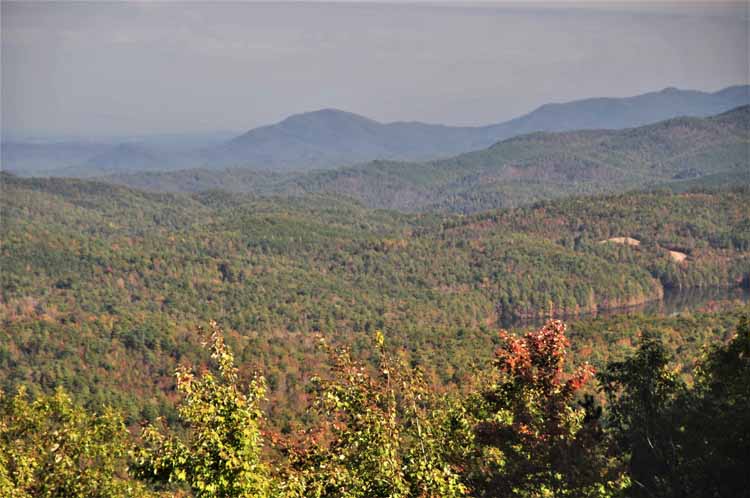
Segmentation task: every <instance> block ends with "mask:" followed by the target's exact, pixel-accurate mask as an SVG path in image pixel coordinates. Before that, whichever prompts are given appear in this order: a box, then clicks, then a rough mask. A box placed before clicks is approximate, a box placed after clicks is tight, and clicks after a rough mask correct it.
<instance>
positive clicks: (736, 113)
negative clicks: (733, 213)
mask: <svg viewBox="0 0 750 498" xmlns="http://www.w3.org/2000/svg"><path fill="white" fill-rule="evenodd" d="M749 123H750V107H748V106H745V107H740V108H737V109H735V110H733V111H730V112H727V113H724V114H721V115H719V116H715V117H712V118H675V119H671V120H668V121H663V122H660V123H657V124H653V125H649V126H643V127H639V128H631V129H626V130H617V131H604V130H591V131H573V132H565V133H534V134H530V135H523V136H520V137H516V138H511V139H508V140H504V141H501V142H498V143H496V144H495V145H493V146H491V147H489V148H487V149H484V150H480V151H477V152H470V153H466V154H462V155H459V156H456V157H453V158H450V159H443V160H437V161H430V162H422V163H406V162H397V161H374V162H369V163H366V164H362V165H360V166H356V167H350V168H342V169H336V170H326V171H317V172H311V173H305V174H290V173H287V174H279V173H263V172H253V171H248V170H225V171H213V172H210V173H209V172H207V171H201V170H189V171H176V172H168V173H143V174H135V175H115V176H110V177H106V178H105V180H106V181H109V182H114V183H120V184H125V185H129V186H132V187H136V188H143V189H149V190H157V191H171V192H199V191H206V190H210V189H215V188H220V189H223V190H229V191H234V192H249V193H253V194H257V195H293V196H294V195H302V194H305V193H335V194H339V195H345V196H349V197H352V198H354V199H357V200H359V201H361V202H363V203H364V204H365V205H367V206H369V207H374V208H388V209H399V210H402V211H435V210H438V211H443V212H460V213H471V212H477V211H482V210H486V209H493V208H499V207H514V206H520V205H526V204H530V203H533V202H535V201H539V200H543V199H553V198H560V197H566V196H570V195H590V194H602V193H614V192H622V191H628V190H633V189H644V188H649V189H653V188H664V189H670V190H677V191H681V190H688V189H691V188H696V187H701V186H708V187H727V186H735V185H748V184H750V170H748V165H747V157H748V146H749V144H750V135H749V133H750V124H749Z"/></svg>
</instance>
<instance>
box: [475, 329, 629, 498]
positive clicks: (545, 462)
mask: <svg viewBox="0 0 750 498" xmlns="http://www.w3.org/2000/svg"><path fill="white" fill-rule="evenodd" d="M500 338H501V341H502V344H501V346H500V348H499V349H498V350H497V352H496V359H495V367H496V369H497V370H496V376H495V379H494V381H493V382H492V383H491V385H490V386H489V387H487V388H486V389H484V390H481V391H480V392H478V393H476V394H475V395H473V396H472V397H471V398H470V400H469V404H470V412H471V413H472V414H473V416H474V418H475V421H476V422H475V428H474V432H475V437H476V444H477V454H476V455H474V457H473V461H472V462H471V464H470V468H471V470H470V473H471V475H470V479H471V481H472V483H473V484H474V487H475V488H476V490H477V493H478V495H479V496H486V497H511V496H519V497H521V496H523V497H543V496H550V497H551V496H555V497H560V496H609V495H611V494H613V493H615V492H616V491H617V490H618V489H620V488H621V487H622V486H623V484H624V481H623V479H622V478H621V475H620V474H619V473H618V472H617V469H616V468H615V467H614V466H613V462H612V461H611V460H610V459H609V458H607V456H606V455H605V452H604V451H603V444H602V437H601V427H600V425H599V414H600V412H599V411H598V410H597V409H596V407H595V406H594V404H593V403H592V400H591V399H590V398H589V400H588V402H587V403H585V404H579V405H578V406H576V404H575V400H576V397H577V395H579V394H580V393H579V391H580V390H581V388H582V386H583V385H584V384H585V383H586V381H587V380H588V379H589V378H590V377H591V376H592V375H593V373H594V371H593V368H592V367H591V366H589V365H588V364H585V365H582V366H580V367H578V368H577V369H576V370H575V372H574V373H573V374H571V375H565V373H564V369H565V365H566V358H567V349H566V348H567V346H568V340H567V338H566V336H565V325H564V324H563V323H562V322H559V321H556V320H552V321H549V322H548V323H547V324H546V325H545V326H544V327H542V328H541V329H539V330H537V331H533V332H529V333H527V334H526V335H525V336H523V337H515V336H513V335H510V334H508V333H507V332H505V331H501V332H500Z"/></svg>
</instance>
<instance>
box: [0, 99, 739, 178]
mask: <svg viewBox="0 0 750 498" xmlns="http://www.w3.org/2000/svg"><path fill="white" fill-rule="evenodd" d="M746 104H750V86H747V85H743V86H733V87H729V88H725V89H723V90H721V91H718V92H714V93H706V92H700V91H693V90H678V89H676V88H666V89H664V90H661V91H658V92H651V93H646V94H642V95H637V96H634V97H627V98H594V99H585V100H577V101H573V102H568V103H561V104H546V105H543V106H541V107H539V108H537V109H536V110H534V111H532V112H530V113H528V114H526V115H523V116H521V117H518V118H515V119H512V120H510V121H506V122H503V123H498V124H492V125H488V126H478V127H458V126H445V125H436V124H425V123H419V122H394V123H380V122H377V121H374V120H372V119H369V118H366V117H363V116H360V115H357V114H353V113H350V112H345V111H340V110H336V109H323V110H319V111H314V112H308V113H303V114H296V115H293V116H290V117H288V118H286V119H284V120H283V121H281V122H279V123H276V124H273V125H268V126H262V127H259V128H254V129H252V130H250V131H248V132H246V133H244V134H241V135H239V136H237V137H235V138H232V139H230V140H226V141H222V142H219V143H212V144H209V145H208V146H206V144H205V143H202V144H201V147H197V148H196V149H194V150H187V149H185V148H183V149H182V150H179V151H173V150H166V149H165V148H160V147H158V144H155V143H153V141H152V142H148V141H141V142H130V143H127V144H122V143H112V144H108V145H105V144H82V143H76V144H72V143H69V142H62V143H52V144H50V143H47V144H34V143H28V142H6V143H3V147H2V165H3V169H4V170H6V171H10V172H14V173H16V174H21V175H40V174H41V175H50V176H95V175H101V174H116V173H126V172H134V171H167V170H175V169H182V168H201V169H224V168H230V167H231V168H243V169H250V170H255V171H275V172H286V171H309V170H312V169H332V168H337V167H341V166H351V165H354V164H358V163H363V162H367V161H372V160H375V159H382V160H398V161H424V160H431V159H437V158H444V157H450V156H455V155H457V154H461V153H464V152H469V151H473V150H478V149H483V148H486V147H489V146H490V145H492V144H494V143H496V142H498V141H500V140H504V139H507V138H512V137H515V136H519V135H523V134H528V133H531V132H539V131H547V132H557V131H570V130H585V129H622V128H629V127H637V126H642V125H645V124H650V123H654V122H657V121H661V120H665V119H670V118H674V117H677V116H694V117H706V116H710V115H714V114H718V113H721V112H725V111H728V110H730V109H732V108H735V107H738V106H741V105H746Z"/></svg>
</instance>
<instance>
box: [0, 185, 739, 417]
mask: <svg viewBox="0 0 750 498" xmlns="http://www.w3.org/2000/svg"><path fill="white" fill-rule="evenodd" d="M749 200H750V191H748V190H747V189H739V190H735V191H720V192H691V193H686V194H667V193H664V192H660V193H637V194H622V195H618V196H610V197H593V198H586V199H572V200H564V201H550V202H546V203H541V204H537V205H534V206H531V207H527V208H522V209H510V210H499V211H493V212H489V213H484V214H480V215H475V216H470V217H463V216H448V217H443V216H438V215H404V214H399V213H396V212H389V211H374V210H369V209H366V208H364V207H362V206H361V205H358V204H356V203H352V202H351V201H347V200H341V199H336V198H332V197H324V196H315V195H313V196H306V197H297V198H291V199H289V198H287V199H274V198H269V199H265V198H260V199H257V198H252V197H247V196H242V195H231V194H230V195H228V194H226V193H203V194H196V195H192V196H187V195H172V194H153V193H144V192H139V191H136V190H130V189H127V188H124V187H117V186H111V185H107V184H102V183H96V182H84V181H78V180H64V179H50V180H42V179H19V178H16V177H12V176H9V175H4V176H3V196H2V219H3V224H2V253H1V254H2V259H3V271H2V275H0V278H1V279H2V280H1V284H2V310H1V314H2V320H3V322H2V323H3V327H2V334H3V340H2V341H0V344H1V347H2V350H1V351H0V379H2V385H3V386H5V387H6V388H12V387H13V386H16V385H18V384H27V385H29V386H30V389H32V390H37V389H41V390H50V389H52V388H53V387H55V386H59V385H63V386H65V387H67V388H68V389H69V390H71V391H72V392H75V393H77V394H76V396H77V397H78V399H80V400H82V401H85V402H87V403H92V404H95V405H101V404H102V403H104V402H110V403H113V404H115V405H117V406H118V407H120V408H122V409H124V410H125V413H126V414H127V420H128V421H129V422H135V421H137V420H140V419H141V418H144V417H145V418H148V419H152V418H153V417H154V416H156V415H157V414H158V413H169V412H170V409H169V402H168V400H169V398H170V397H171V396H173V393H172V391H171V386H172V378H171V372H172V370H173V368H174V366H175V365H177V364H180V363H182V362H183V361H186V360H188V359H190V360H192V361H200V358H202V356H201V353H200V351H201V350H200V347H199V345H198V342H199V341H198V339H197V337H196V335H195V334H196V333H195V331H196V328H197V326H198V325H200V324H202V323H205V322H206V320H208V319H216V320H218V321H219V322H220V323H221V324H222V325H223V326H224V327H225V328H226V329H227V331H228V334H229V337H228V340H229V341H230V343H231V344H232V345H233V346H234V347H235V348H236V350H237V355H238V359H239V360H240V363H241V365H242V368H243V371H245V372H249V371H252V370H253V369H255V368H260V369H261V370H262V371H264V372H265V373H266V375H267V379H268V383H269V396H270V398H271V399H272V400H273V401H275V404H274V410H276V412H275V413H274V414H273V415H274V420H275V421H276V422H277V423H278V424H279V425H280V426H283V425H284V424H286V423H288V422H289V421H291V420H292V419H293V418H294V415H293V410H292V409H291V407H298V406H300V404H301V403H302V401H303V399H304V390H303V389H302V384H301V382H302V380H303V379H305V378H307V377H309V376H310V375H312V372H313V370H314V368H315V365H317V364H319V362H320V357H319V356H316V353H315V352H314V351H313V349H314V348H313V342H314V341H313V339H312V333H317V332H320V333H323V334H324V335H325V336H326V337H329V338H330V339H331V340H333V341H335V342H336V343H345V344H349V345H351V346H352V347H353V348H354V351H355V353H356V354H357V355H361V354H363V353H362V350H363V347H364V346H363V344H364V343H365V342H367V340H368V339H367V338H368V337H369V336H370V335H371V334H372V333H373V331H374V330H376V329H382V330H384V331H385V332H386V334H387V336H388V338H389V341H390V343H391V344H394V345H398V346H399V347H404V348H405V351H407V354H408V355H409V356H410V357H411V358H412V361H414V362H415V363H416V364H419V365H423V367H424V368H425V371H426V372H427V375H428V379H429V382H430V383H431V384H434V385H441V386H445V385H451V384H461V382H462V380H461V379H463V378H464V376H465V375H466V374H467V373H468V372H469V370H470V369H471V365H473V364H475V362H476V361H478V358H486V357H487V355H488V354H489V352H490V351H491V348H492V344H493V340H494V333H493V331H494V330H495V329H496V328H497V327H499V326H500V324H502V323H508V322H509V321H512V320H517V319H522V318H528V319H531V318H537V317H543V316H547V315H549V314H554V315H556V316H564V315H575V314H578V313H587V312H595V311H605V310H608V309H613V308H617V307H622V306H633V305H639V304H642V303H645V302H648V301H652V300H658V299H659V298H660V297H661V296H662V295H663V293H664V292H665V289H669V288H689V287H711V286H745V287H747V285H748V274H749V273H750V243H749V241H750V213H749V212H748V210H747V209H746V206H747V205H748V201H749ZM619 237H630V238H633V239H636V240H638V242H639V245H637V246H631V245H626V244H622V243H618V241H617V240H613V241H608V239H617V238H619ZM670 251H673V253H679V254H681V255H683V256H684V259H682V260H680V261H678V259H679V258H676V257H675V254H673V253H670ZM363 341H364V342H363ZM597 351H599V349H598V348H597Z"/></svg>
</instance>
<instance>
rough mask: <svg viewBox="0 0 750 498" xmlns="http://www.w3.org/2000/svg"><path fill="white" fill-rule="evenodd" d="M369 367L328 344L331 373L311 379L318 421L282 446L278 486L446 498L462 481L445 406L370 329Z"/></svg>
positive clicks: (333, 494)
mask: <svg viewBox="0 0 750 498" xmlns="http://www.w3.org/2000/svg"><path fill="white" fill-rule="evenodd" d="M376 343H377V354H378V356H379V358H378V362H377V365H378V368H377V372H375V373H374V374H373V373H371V372H369V371H368V368H367V367H366V366H364V365H363V364H360V363H358V362H356V361H354V360H353V359H352V358H351V356H350V354H349V352H348V351H347V350H345V349H341V350H338V351H334V350H332V349H330V348H328V346H326V348H327V349H328V351H329V355H330V358H331V363H332V373H333V378H332V379H331V380H322V379H320V378H316V379H315V380H314V391H315V396H316V401H315V406H316V407H317V409H318V410H319V411H320V413H321V415H322V417H323V420H324V426H323V427H321V428H320V429H319V430H317V431H315V432H314V437H313V438H310V439H308V440H307V441H306V443H305V444H303V445H300V446H297V447H288V448H287V452H288V454H289V457H290V461H291V471H290V473H289V477H288V479H287V483H286V486H285V491H286V494H287V495H288V496H293V497H315V498H323V497H325V498H344V497H346V498H359V497H361V498H407V497H414V498H416V497H424V498H428V497H433V498H438V497H440V498H453V497H459V496H463V495H465V494H466V493H467V488H466V487H465V486H464V485H463V484H462V483H461V481H460V477H459V474H458V473H457V472H456V469H455V468H453V466H452V465H451V464H450V463H449V461H448V460H447V459H446V454H447V453H446V449H447V448H448V447H447V446H445V443H446V435H447V432H446V430H445V429H446V426H445V423H446V422H447V420H448V411H447V410H446V409H445V407H444V406H441V404H440V403H439V402H438V400H437V398H436V396H435V395H434V393H432V392H431V391H430V390H429V389H428V388H427V386H426V384H425V383H424V380H423V379H422V376H421V374H420V372H419V371H417V370H414V369H411V368H409V367H407V366H406V365H405V364H404V362H403V361H400V360H399V359H397V358H395V357H394V356H392V355H391V354H389V353H387V352H386V350H385V346H384V339H383V335H382V333H380V332H379V331H378V332H376Z"/></svg>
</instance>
